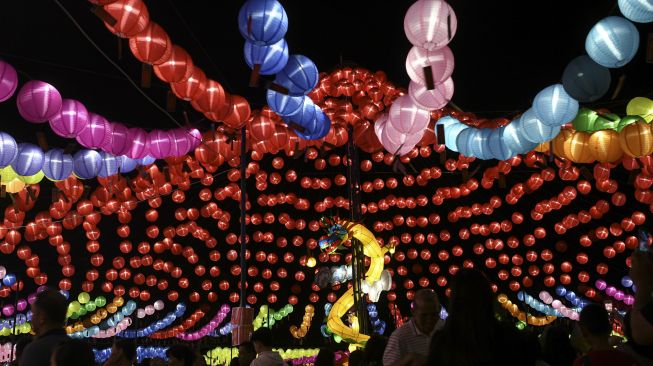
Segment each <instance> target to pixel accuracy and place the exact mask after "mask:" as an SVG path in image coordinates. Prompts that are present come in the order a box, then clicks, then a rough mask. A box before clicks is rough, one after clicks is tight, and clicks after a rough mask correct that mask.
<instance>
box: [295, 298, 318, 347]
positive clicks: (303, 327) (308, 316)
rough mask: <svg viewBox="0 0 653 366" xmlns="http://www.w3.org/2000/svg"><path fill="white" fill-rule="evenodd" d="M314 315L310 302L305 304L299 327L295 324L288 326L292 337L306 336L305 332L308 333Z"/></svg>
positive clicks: (313, 308)
mask: <svg viewBox="0 0 653 366" xmlns="http://www.w3.org/2000/svg"><path fill="white" fill-rule="evenodd" d="M314 315H315V307H313V305H311V304H308V305H306V307H305V308H304V317H303V318H302V323H301V324H300V325H299V327H298V326H296V325H291V326H290V329H289V330H290V334H291V335H292V336H293V338H296V339H302V338H304V337H306V333H308V330H309V329H310V328H311V323H312V322H313V316H314Z"/></svg>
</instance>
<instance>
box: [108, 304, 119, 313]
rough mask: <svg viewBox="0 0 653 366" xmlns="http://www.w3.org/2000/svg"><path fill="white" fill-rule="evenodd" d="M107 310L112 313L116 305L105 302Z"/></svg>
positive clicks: (115, 309)
mask: <svg viewBox="0 0 653 366" xmlns="http://www.w3.org/2000/svg"><path fill="white" fill-rule="evenodd" d="M107 311H108V312H109V313H111V314H113V313H115V312H116V311H118V307H117V306H116V305H115V304H113V303H110V304H107Z"/></svg>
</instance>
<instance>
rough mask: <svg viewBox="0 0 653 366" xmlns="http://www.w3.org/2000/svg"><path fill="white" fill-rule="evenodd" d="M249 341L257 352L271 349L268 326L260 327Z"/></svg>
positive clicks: (270, 335) (270, 336)
mask: <svg viewBox="0 0 653 366" xmlns="http://www.w3.org/2000/svg"><path fill="white" fill-rule="evenodd" d="M250 341H251V342H252V344H253V345H254V349H255V350H256V353H257V354H258V353H261V352H265V351H269V350H271V349H272V331H271V330H270V329H269V328H265V327H261V328H259V329H258V330H256V331H255V332H254V333H253V334H252V338H251V339H250Z"/></svg>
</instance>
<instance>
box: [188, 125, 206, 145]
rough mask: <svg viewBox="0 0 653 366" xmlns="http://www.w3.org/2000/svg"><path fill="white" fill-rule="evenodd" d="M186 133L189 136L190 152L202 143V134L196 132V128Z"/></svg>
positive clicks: (198, 131)
mask: <svg viewBox="0 0 653 366" xmlns="http://www.w3.org/2000/svg"><path fill="white" fill-rule="evenodd" d="M188 133H189V134H190V138H189V140H190V148H191V150H192V149H194V148H196V147H198V146H200V144H201V143H202V139H203V137H202V133H201V132H200V130H198V129H197V128H191V129H189V130H188Z"/></svg>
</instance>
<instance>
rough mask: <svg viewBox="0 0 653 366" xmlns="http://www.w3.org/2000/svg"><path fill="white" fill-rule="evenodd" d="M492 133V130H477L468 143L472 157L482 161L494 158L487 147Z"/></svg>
mask: <svg viewBox="0 0 653 366" xmlns="http://www.w3.org/2000/svg"><path fill="white" fill-rule="evenodd" d="M492 131H493V130H491V129H487V128H482V129H479V130H478V131H477V132H476V135H475V136H474V138H473V139H472V140H470V141H469V143H470V146H471V148H472V154H473V156H474V157H477V158H479V159H482V160H490V159H492V158H494V156H493V155H492V152H491V150H490V147H489V145H488V144H489V141H490V134H491V133H492Z"/></svg>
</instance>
